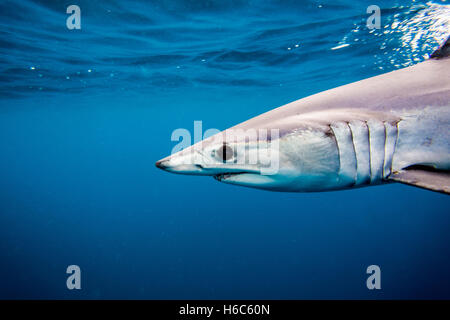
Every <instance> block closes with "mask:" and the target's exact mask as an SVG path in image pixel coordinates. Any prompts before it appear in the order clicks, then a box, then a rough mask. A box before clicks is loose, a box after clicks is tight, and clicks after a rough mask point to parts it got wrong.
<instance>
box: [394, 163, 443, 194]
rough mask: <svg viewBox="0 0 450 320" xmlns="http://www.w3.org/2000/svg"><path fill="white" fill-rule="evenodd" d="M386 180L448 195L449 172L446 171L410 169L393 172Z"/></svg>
mask: <svg viewBox="0 0 450 320" xmlns="http://www.w3.org/2000/svg"><path fill="white" fill-rule="evenodd" d="M388 180H391V181H396V182H400V183H404V184H409V185H411V186H415V187H419V188H424V189H428V190H432V191H437V192H442V193H445V194H450V172H448V171H442V170H433V169H429V168H425V167H424V168H422V167H415V168H413V167H411V168H407V169H404V170H401V171H398V172H394V173H393V174H391V175H390V176H389V177H388Z"/></svg>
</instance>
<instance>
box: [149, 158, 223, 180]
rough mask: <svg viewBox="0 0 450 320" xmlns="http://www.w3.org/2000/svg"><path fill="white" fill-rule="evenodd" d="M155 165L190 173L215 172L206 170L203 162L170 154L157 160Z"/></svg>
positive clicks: (173, 171) (166, 169)
mask: <svg viewBox="0 0 450 320" xmlns="http://www.w3.org/2000/svg"><path fill="white" fill-rule="evenodd" d="M155 166H156V167H157V168H159V169H162V170H164V171H168V172H172V173H179V174H190V175H213V174H214V173H212V172H209V171H208V170H205V169H204V168H203V166H202V165H201V164H197V163H195V162H194V161H193V159H186V158H185V157H179V156H170V157H167V158H164V159H161V160H158V161H156V163H155Z"/></svg>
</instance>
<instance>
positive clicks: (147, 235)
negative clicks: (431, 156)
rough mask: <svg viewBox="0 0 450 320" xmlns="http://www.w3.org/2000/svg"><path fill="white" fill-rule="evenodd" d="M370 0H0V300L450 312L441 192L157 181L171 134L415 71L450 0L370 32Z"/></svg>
mask: <svg viewBox="0 0 450 320" xmlns="http://www.w3.org/2000/svg"><path fill="white" fill-rule="evenodd" d="M372 2H373V1H372V0H370V1H352V0H340V1H313V0H309V1H294V0H292V1H289V0H286V1H252V0H234V1H222V0H220V1H215V0H197V1H196V0H159V1H145V2H144V1H141V2H138V1H118V0H113V1H111V0H108V1H106V0H102V1H87V0H86V1H50V0H48V1H44V0H40V1H37V0H36V1H2V2H0V298H64V299H66V298H76V299H78V298H89V299H90V298H102V299H103V298H125V299H128V298H139V299H173V298H176V299H188V298H189V299H200V298H201V299H224V298H234V299H241V298H252V299H282V298H285V299H300V298H302V299H303V298H308V299H311V298H338V299H342V298H362V299H375V298H385V299H387V298H450V274H449V272H448V271H449V269H450V233H449V230H450V210H449V209H450V197H448V196H446V195H443V194H438V193H433V192H430V191H426V190H421V189H416V188H413V187H409V186H404V185H398V184H392V185H388V186H379V187H369V188H364V189H358V190H350V191H338V192H327V193H311V194H301V193H299V194H295V193H271V192H267V191H261V190H254V189H247V188H242V187H236V186H231V185H225V184H221V183H219V182H217V181H215V180H214V179H212V178H208V177H194V176H179V175H173V174H168V173H166V172H163V171H161V170H158V169H157V168H155V166H154V162H155V161H156V160H158V159H160V158H162V157H165V156H167V155H168V154H170V152H171V149H172V148H173V147H174V146H175V142H173V141H171V134H172V132H173V130H175V129H177V128H186V129H188V130H191V131H192V130H193V122H194V121H195V120H201V121H203V128H204V130H206V129H208V128H218V129H225V128H227V127H230V126H232V125H234V124H237V123H239V122H241V121H244V120H246V119H248V118H250V117H253V116H255V115H258V114H260V113H262V112H265V111H267V110H270V109H272V108H274V107H277V106H280V105H283V104H285V103H288V102H291V101H293V100H296V99H299V98H302V97H305V96H307V95H310V94H313V93H316V92H319V91H322V90H326V89H329V88H333V87H335V86H338V85H342V84H346V83H349V82H353V81H356V80H360V79H363V78H367V77H370V76H375V75H378V74H381V73H385V72H388V71H391V70H395V69H398V68H402V67H405V66H408V65H412V64H415V63H417V62H420V61H423V60H424V59H426V57H427V55H429V54H430V53H431V52H432V50H433V48H435V47H436V46H437V45H438V44H439V42H440V41H442V40H443V39H444V38H445V37H446V36H447V34H448V30H450V27H449V26H450V22H449V20H450V9H449V5H448V4H446V2H445V1H434V2H425V1H414V2H411V1H376V4H377V5H379V6H380V7H381V9H382V11H381V17H382V21H381V23H382V28H381V29H380V30H374V31H370V30H368V29H367V27H366V19H367V17H368V14H366V8H367V6H369V5H370V4H373V3H372ZM70 4H77V5H79V6H80V8H81V30H68V29H67V28H66V18H67V17H68V15H67V14H66V8H67V6H68V5H70ZM336 47H337V48H336ZM332 48H334V49H333V50H332ZM71 264H75V265H78V266H80V268H81V274H82V277H81V286H82V289H81V290H68V289H67V288H66V278H67V276H68V275H67V274H66V268H67V266H68V265H71ZM372 264H376V265H379V266H380V268H381V273H382V275H381V287H382V289H381V290H378V291H377V290H372V291H370V290H368V289H367V288H366V278H367V277H368V275H367V274H366V268H367V266H369V265H372Z"/></svg>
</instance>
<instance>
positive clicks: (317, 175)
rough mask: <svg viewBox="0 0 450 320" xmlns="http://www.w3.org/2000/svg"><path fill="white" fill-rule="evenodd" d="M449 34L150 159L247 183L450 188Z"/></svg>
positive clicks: (168, 167) (310, 188)
mask: <svg viewBox="0 0 450 320" xmlns="http://www.w3.org/2000/svg"><path fill="white" fill-rule="evenodd" d="M449 133H450V37H448V38H447V40H446V41H444V43H442V44H441V45H440V46H439V48H437V49H436V50H435V51H434V52H433V53H432V54H431V55H430V56H429V58H428V59H426V60H425V61H423V62H420V63H418V64H415V65H413V66H409V67H406V68H403V69H398V70H395V71H391V72H388V73H385V74H381V75H378V76H374V77H371V78H368V79H364V80H360V81H357V82H353V83H350V84H347V85H343V86H340V87H337V88H334V89H330V90H327V91H323V92H320V93H317V94H314V95H311V96H308V97H305V98H302V99H300V100H297V101H294V102H291V103H288V104H286V105H284V106H281V107H278V108H275V109H273V110H271V111H268V112H266V113H263V114H261V115H258V116H256V117H254V118H251V119H249V120H247V121H244V122H242V123H240V124H238V125H236V126H234V127H231V128H229V129H226V130H224V131H222V132H219V133H217V134H216V135H213V136H210V137H208V138H206V139H203V140H202V141H200V142H198V143H195V144H193V145H191V146H189V147H187V148H185V149H183V150H180V151H178V152H175V153H173V154H171V155H169V156H168V157H165V158H163V159H161V160H159V161H157V162H156V166H157V167H158V168H160V169H163V170H165V171H168V172H172V173H178V174H188V175H204V176H212V177H214V178H215V179H216V180H218V181H220V182H223V183H229V184H233V185H239V186H244V187H251V188H258V189H263V190H269V191H280V192H321V191H333V190H344V189H352V188H360V187H367V186H374V185H382V184H388V183H393V182H397V183H403V184H407V185H412V186H415V187H419V188H424V189H428V190H431V191H436V192H441V193H444V194H450V171H449V170H450V141H449Z"/></svg>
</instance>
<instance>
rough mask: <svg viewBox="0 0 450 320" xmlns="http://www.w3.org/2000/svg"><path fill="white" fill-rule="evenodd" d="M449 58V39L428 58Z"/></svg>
mask: <svg viewBox="0 0 450 320" xmlns="http://www.w3.org/2000/svg"><path fill="white" fill-rule="evenodd" d="M449 56H450V37H448V38H447V40H446V41H445V42H444V43H443V44H441V46H440V47H439V48H438V49H437V50H436V51H435V52H433V53H432V54H431V56H430V58H432V59H442V58H445V57H449Z"/></svg>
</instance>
